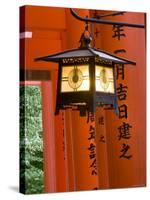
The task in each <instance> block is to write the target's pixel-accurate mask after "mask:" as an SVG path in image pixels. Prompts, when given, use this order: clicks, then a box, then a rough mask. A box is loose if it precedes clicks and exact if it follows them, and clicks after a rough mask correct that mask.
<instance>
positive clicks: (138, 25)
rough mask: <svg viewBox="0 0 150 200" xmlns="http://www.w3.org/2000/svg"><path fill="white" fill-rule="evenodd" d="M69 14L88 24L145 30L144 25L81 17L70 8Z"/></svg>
mask: <svg viewBox="0 0 150 200" xmlns="http://www.w3.org/2000/svg"><path fill="white" fill-rule="evenodd" d="M70 12H71V14H72V16H74V17H75V18H76V19H78V20H80V21H84V22H85V23H88V22H90V23H97V24H106V25H118V26H126V27H132V28H145V25H144V24H130V23H126V22H115V21H110V20H102V19H96V18H87V17H81V16H79V15H78V14H77V13H76V12H75V11H74V10H73V9H72V8H70ZM113 15H114V14H113V13H112V16H113ZM109 16H110V15H109Z"/></svg>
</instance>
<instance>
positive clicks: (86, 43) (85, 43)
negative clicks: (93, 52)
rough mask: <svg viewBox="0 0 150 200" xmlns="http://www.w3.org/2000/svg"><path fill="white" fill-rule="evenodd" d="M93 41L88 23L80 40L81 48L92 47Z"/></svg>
mask: <svg viewBox="0 0 150 200" xmlns="http://www.w3.org/2000/svg"><path fill="white" fill-rule="evenodd" d="M91 41H92V37H91V33H90V32H89V30H88V24H87V23H86V26H85V30H84V32H83V33H82V35H81V38H80V41H79V42H80V47H79V48H81V49H84V48H90V47H91V44H90V43H91Z"/></svg>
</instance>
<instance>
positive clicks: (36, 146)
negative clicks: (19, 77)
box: [20, 86, 44, 194]
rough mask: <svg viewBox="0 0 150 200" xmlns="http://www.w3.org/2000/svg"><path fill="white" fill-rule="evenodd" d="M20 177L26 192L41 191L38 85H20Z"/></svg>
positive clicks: (41, 165) (42, 187) (41, 153)
mask: <svg viewBox="0 0 150 200" xmlns="http://www.w3.org/2000/svg"><path fill="white" fill-rule="evenodd" d="M20 177H21V181H24V183H21V185H24V187H25V193H26V194H33V193H42V192H43V190H44V179H43V141H42V112H41V94H40V87H39V86H21V87H20Z"/></svg>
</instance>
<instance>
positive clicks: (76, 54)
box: [35, 47, 136, 65]
mask: <svg viewBox="0 0 150 200" xmlns="http://www.w3.org/2000/svg"><path fill="white" fill-rule="evenodd" d="M83 57H97V58H100V59H101V60H107V61H111V62H114V63H118V64H132V65H135V64H136V63H135V62H133V61H130V60H127V59H124V58H120V57H118V56H116V55H113V54H110V53H108V52H106V51H103V50H100V49H96V48H90V47H89V48H77V49H70V50H66V51H63V52H59V53H56V54H51V55H47V56H44V57H39V58H36V59H35V61H48V62H59V61H60V60H62V59H65V58H83Z"/></svg>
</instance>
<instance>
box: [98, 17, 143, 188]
mask: <svg viewBox="0 0 150 200" xmlns="http://www.w3.org/2000/svg"><path fill="white" fill-rule="evenodd" d="M107 19H110V20H116V21H124V22H128V23H137V24H138V23H139V24H143V23H144V14H142V13H141V14H139V13H125V14H124V15H122V16H118V17H109V18H107ZM120 29H123V30H122V31H121V32H117V28H116V27H112V26H106V25H99V30H100V33H101V34H100V37H101V44H102V46H101V47H102V48H103V49H104V50H106V51H108V52H112V53H116V55H118V56H120V57H121V56H122V57H124V58H128V59H130V60H133V61H136V66H128V65H127V66H125V68H124V80H122V77H121V76H119V78H118V80H117V87H119V85H120V83H121V84H123V86H127V92H126V98H125V99H124V100H118V103H119V106H122V105H126V107H127V115H128V116H127V117H122V118H119V117H117V116H116V115H115V114H114V112H113V111H105V112H106V113H105V121H106V125H105V126H106V136H107V142H106V145H107V157H108V174H109V186H110V187H111V188H118V187H134V186H143V185H145V155H146V153H145V134H146V114H145V113H146V102H145V92H146V91H145V88H146V86H145V84H146V81H145V79H146V75H145V74H146V66H145V30H144V29H137V28H127V27H120ZM118 34H120V39H119V36H118ZM97 46H98V43H97ZM116 50H120V51H118V52H116ZM123 123H126V124H128V125H129V126H130V128H129V130H127V132H128V131H129V133H127V132H126V134H129V135H126V136H125V135H124V136H122V137H120V132H119V129H121V127H123V126H122V125H123ZM125 147H126V149H125ZM125 150H126V153H125ZM123 153H124V155H125V157H126V156H127V157H126V158H125V157H124V156H123V157H120V156H121V155H122V154H123Z"/></svg>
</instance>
